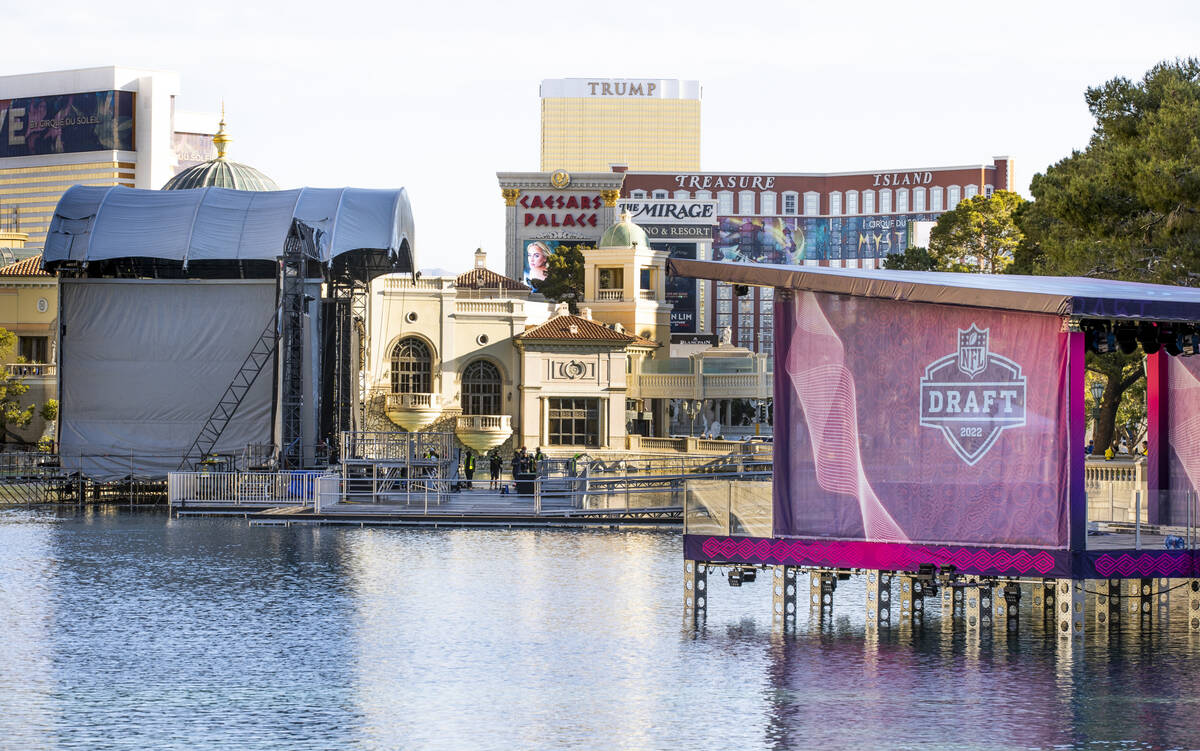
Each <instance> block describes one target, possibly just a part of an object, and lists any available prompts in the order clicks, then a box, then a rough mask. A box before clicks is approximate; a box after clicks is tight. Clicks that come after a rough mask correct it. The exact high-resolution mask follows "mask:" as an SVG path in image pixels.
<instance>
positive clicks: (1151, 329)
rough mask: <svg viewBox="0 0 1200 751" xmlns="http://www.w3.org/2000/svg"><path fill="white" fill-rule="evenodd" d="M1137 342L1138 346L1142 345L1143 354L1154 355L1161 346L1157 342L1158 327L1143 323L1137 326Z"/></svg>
mask: <svg viewBox="0 0 1200 751" xmlns="http://www.w3.org/2000/svg"><path fill="white" fill-rule="evenodd" d="M1137 340H1138V344H1141V345H1142V351H1143V352H1145V353H1146V354H1148V355H1152V354H1154V353H1155V352H1157V351H1158V349H1159V347H1160V346H1161V345H1160V344H1159V341H1158V326H1156V325H1154V324H1153V323H1143V324H1142V325H1140V326H1138V330H1137Z"/></svg>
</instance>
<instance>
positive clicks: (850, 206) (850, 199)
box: [846, 190, 858, 214]
mask: <svg viewBox="0 0 1200 751" xmlns="http://www.w3.org/2000/svg"><path fill="white" fill-rule="evenodd" d="M846 213H847V214H857V213H858V191H857V190H848V191H846Z"/></svg>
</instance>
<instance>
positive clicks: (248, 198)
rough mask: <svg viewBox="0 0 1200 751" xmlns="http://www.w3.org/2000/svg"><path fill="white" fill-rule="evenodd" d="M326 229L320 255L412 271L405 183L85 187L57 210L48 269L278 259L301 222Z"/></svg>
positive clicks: (48, 243)
mask: <svg viewBox="0 0 1200 751" xmlns="http://www.w3.org/2000/svg"><path fill="white" fill-rule="evenodd" d="M293 219H296V220H298V221H300V222H301V223H303V224H305V225H307V226H309V227H312V228H314V229H316V230H317V232H316V236H317V239H318V240H317V241H318V245H319V247H318V249H317V250H318V253H319V255H320V260H321V261H324V262H329V261H330V260H332V259H333V258H334V257H336V256H338V255H340V254H342V253H347V252H350V251H353V250H377V251H384V252H387V253H388V255H390V256H391V257H392V258H393V259H394V260H395V261H396V264H397V267H396V269H395V270H396V271H411V270H412V269H413V268H414V267H415V266H414V262H413V258H414V255H413V247H414V240H413V237H414V231H413V219H412V209H411V207H410V206H409V203H408V194H407V193H406V192H405V191H404V188H398V189H395V190H368V189H363V188H299V189H296V190H277V191H265V192H255V191H244V190H228V189H225V188H200V189H195V190H170V191H161V190H137V189H134V188H125V187H121V186H114V187H100V186H87V185H76V186H74V187H72V188H70V189H68V190H67V192H66V193H64V194H63V196H62V198H60V199H59V201H58V206H57V207H56V208H55V209H54V217H53V218H52V219H51V220H50V231H49V232H48V233H47V234H46V244H45V251H44V254H43V255H44V259H45V263H46V265H47V266H50V265H51V264H55V263H58V262H62V261H77V262H82V263H87V262H88V261H98V260H107V259H113V258H136V257H143V258H160V259H167V260H174V261H180V262H182V263H184V264H185V265H186V264H187V263H188V262H189V261H195V260H203V261H211V260H272V261H273V260H275V259H276V258H279V257H280V256H282V255H283V245H284V242H285V240H286V239H287V234H288V232H289V231H290V229H291V226H292V220H293Z"/></svg>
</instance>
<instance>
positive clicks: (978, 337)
mask: <svg viewBox="0 0 1200 751" xmlns="http://www.w3.org/2000/svg"><path fill="white" fill-rule="evenodd" d="M988 331H989V330H988V329H982V330H981V329H980V328H979V327H978V326H976V325H975V324H973V323H972V324H971V328H969V329H967V330H965V331H964V330H963V329H959V330H958V369H959V370H960V371H962V373H963V375H965V376H967V377H968V378H974V377H975V376H977V375H979V374H980V373H982V372H983V371H984V369H985V368H987V362H988Z"/></svg>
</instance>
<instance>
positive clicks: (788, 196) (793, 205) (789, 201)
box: [783, 191, 800, 216]
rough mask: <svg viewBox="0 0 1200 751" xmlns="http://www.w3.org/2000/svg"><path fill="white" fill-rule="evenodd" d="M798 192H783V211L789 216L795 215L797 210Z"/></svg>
mask: <svg viewBox="0 0 1200 751" xmlns="http://www.w3.org/2000/svg"><path fill="white" fill-rule="evenodd" d="M799 204H800V194H799V193H795V192H792V191H788V192H787V193H784V194H783V213H785V214H787V215H789V216H795V215H796V213H797V212H798V211H799V209H798V206H799Z"/></svg>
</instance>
